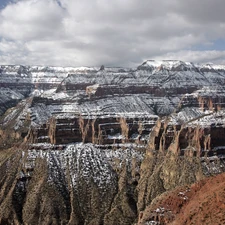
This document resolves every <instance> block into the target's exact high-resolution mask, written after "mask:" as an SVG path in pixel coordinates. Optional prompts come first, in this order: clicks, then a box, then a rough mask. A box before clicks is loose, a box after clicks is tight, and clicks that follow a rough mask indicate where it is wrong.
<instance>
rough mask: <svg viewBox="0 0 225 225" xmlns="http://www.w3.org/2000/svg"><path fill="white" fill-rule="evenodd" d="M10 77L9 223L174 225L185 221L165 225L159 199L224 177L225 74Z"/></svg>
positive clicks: (6, 75) (4, 164)
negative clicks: (213, 177)
mask: <svg viewBox="0 0 225 225" xmlns="http://www.w3.org/2000/svg"><path fill="white" fill-rule="evenodd" d="M1 75H2V76H1V79H0V83H1V85H4V84H9V83H10V85H11V86H10V85H9V86H8V87H9V90H10V91H8V92H7V95H8V96H11V97H10V98H12V95H11V93H12V92H13V91H14V92H17V93H20V95H19V94H18V96H17V98H16V99H17V102H18V101H19V103H18V104H17V105H15V104H16V102H14V103H13V104H14V107H13V108H12V104H8V100H7V98H6V100H5V102H6V103H7V104H5V105H4V107H2V105H0V108H1V110H2V112H4V111H5V110H6V109H8V110H7V111H6V112H5V113H4V114H3V115H2V117H1V119H0V123H1V130H0V149H1V151H0V172H1V174H2V176H1V177H0V187H1V188H0V190H1V191H0V224H71V225H72V224H86V225H91V224H93V225H96V224H112V225H113V224H135V223H140V224H144V223H145V222H149V221H151V220H152V221H153V220H154V221H155V223H158V224H166V223H167V222H168V221H169V222H171V221H173V220H174V221H175V219H177V218H176V216H178V214H176V213H172V214H171V213H169V212H168V211H169V209H168V210H167V212H168V213H167V214H168V216H167V217H165V218H166V219H165V220H163V219H162V218H161V217H160V218H161V219H160V218H159V215H158V214H160V213H161V211H162V210H164V211H165V209H161V208H162V207H163V206H160V207H161V208H160V209H158V211H159V212H155V211H154V210H155V209H152V207H153V206H152V205H153V203H154V202H155V201H156V200H155V199H157V198H158V196H160V195H161V194H163V193H164V192H166V193H167V192H168V191H171V190H173V189H174V188H176V187H178V186H183V185H190V184H192V183H194V182H196V181H200V180H201V179H203V178H204V177H206V176H211V175H216V174H219V173H223V172H224V170H225V164H224V150H225V149H224V146H225V138H224V135H225V128H224V124H225V116H224V115H225V109H224V100H225V89H224V87H223V86H224V81H225V79H224V78H225V68H224V67H223V66H220V67H218V66H213V65H201V66H200V65H194V64H192V63H184V62H180V61H164V62H157V63H156V62H153V61H147V62H145V63H143V64H142V65H141V66H139V67H138V68H137V69H118V68H103V67H102V69H101V70H98V69H96V68H60V67H58V68H54V67H48V68H44V67H43V68H41V67H21V66H20V67H16V66H15V67H13V66H9V67H4V66H3V67H2V70H1ZM15 79H16V80H17V83H18V86H17V84H16V82H15ZM22 84H23V85H24V84H28V86H27V87H28V88H27V89H26V91H27V92H26V93H25V88H24V87H25V86H23V85H22ZM2 90H3V89H2ZM4 93H6V89H4ZM28 95H29V97H26V96H28ZM10 98H9V99H10ZM20 99H22V100H20ZM165 201H167V200H165ZM182 201H183V200H182ZM171 204H172V203H171ZM179 204H183V203H180V202H179ZM154 207H155V205H154ZM152 210H153V211H152ZM176 210H178V209H176ZM176 212H177V211H176ZM149 213H150V214H149ZM152 213H153V214H152ZM150 219H151V220H150ZM179 221H180V220H179ZM153 224H154V223H153Z"/></svg>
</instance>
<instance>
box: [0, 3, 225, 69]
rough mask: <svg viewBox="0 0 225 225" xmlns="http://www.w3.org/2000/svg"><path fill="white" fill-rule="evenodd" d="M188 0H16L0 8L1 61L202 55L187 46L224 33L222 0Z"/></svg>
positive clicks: (131, 60) (134, 60) (93, 61)
mask: <svg viewBox="0 0 225 225" xmlns="http://www.w3.org/2000/svg"><path fill="white" fill-rule="evenodd" d="M193 1H194V0H191V1H184V0H170V1H168V0H161V1H158V0H153V1H149V0H142V1H141V2H140V0H123V1H121V0H114V1H108V0H82V1H71V0H61V1H60V0H20V1H16V2H14V3H11V4H9V5H8V6H7V7H6V8H4V9H3V10H2V11H0V37H2V41H0V59H1V63H7V64H8V63H10V64H14V63H20V64H46V65H64V66H67V65H72V66H81V65H90V66H91V65H101V64H106V65H118V66H120V65H122V66H125V65H127V66H129V65H134V64H135V65H137V64H139V63H141V62H142V60H144V59H147V58H162V57H165V58H170V57H175V56H176V58H177V57H179V59H185V60H187V61H195V60H196V61H199V60H200V59H202V60H203V61H205V60H206V57H205V58H204V57H202V56H204V55H205V53H204V52H201V51H199V52H196V51H191V49H193V47H195V46H198V45H201V46H207V45H208V44H210V43H212V42H213V40H216V39H219V38H225V36H224V27H225V19H224V17H222V16H220V15H217V12H216V10H220V11H221V8H222V6H224V7H225V1H224V0H216V1H213V2H214V3H213V5H212V1H211V0H199V1H198V3H196V4H191V3H193ZM203 3H204V4H203ZM224 7H223V8H224ZM210 10H211V11H210ZM204 11H205V12H207V13H208V15H205V13H204ZM209 12H210V13H209ZM205 21H207V23H205ZM0 40H1V39H0ZM182 54H186V55H185V56H184V55H182ZM223 56H224V55H223V51H221V52H220V51H217V52H216V53H213V52H212V54H208V55H207V57H208V59H207V60H208V61H213V62H222V61H223V58H222V57H223Z"/></svg>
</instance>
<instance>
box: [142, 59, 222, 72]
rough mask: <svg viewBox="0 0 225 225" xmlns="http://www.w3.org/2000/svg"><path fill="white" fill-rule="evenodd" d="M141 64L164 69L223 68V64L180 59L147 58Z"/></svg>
mask: <svg viewBox="0 0 225 225" xmlns="http://www.w3.org/2000/svg"><path fill="white" fill-rule="evenodd" d="M142 66H148V67H151V68H164V69H169V70H171V69H173V68H177V67H180V68H181V69H182V66H183V67H185V68H189V69H199V70H201V69H214V70H225V65H216V64H213V63H206V64H199V63H192V62H183V61H180V60H147V61H145V62H144V63H143V64H142V65H141V67H142Z"/></svg>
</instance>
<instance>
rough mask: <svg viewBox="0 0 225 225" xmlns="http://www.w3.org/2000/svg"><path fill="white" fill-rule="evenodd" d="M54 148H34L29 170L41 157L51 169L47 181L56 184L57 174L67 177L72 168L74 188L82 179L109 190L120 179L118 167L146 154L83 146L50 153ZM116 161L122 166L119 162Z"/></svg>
mask: <svg viewBox="0 0 225 225" xmlns="http://www.w3.org/2000/svg"><path fill="white" fill-rule="evenodd" d="M41 146H42V148H43V149H45V150H35V147H36V148H38V147H41ZM52 147H53V145H51V144H48V143H38V144H33V145H31V146H30V150H28V158H27V161H26V167H30V166H34V163H35V159H36V158H38V157H41V158H45V159H46V160H47V163H48V166H49V178H48V181H49V182H54V180H55V179H57V177H58V173H63V174H64V176H65V177H66V171H67V169H69V172H70V177H71V179H72V186H73V187H75V188H76V186H77V184H78V182H79V179H81V177H82V179H84V180H85V181H86V182H87V183H89V182H90V181H91V180H93V182H94V183H95V184H96V185H98V187H99V188H101V189H102V190H105V191H107V187H108V185H114V181H115V179H117V178H116V173H115V168H116V167H120V166H121V165H122V162H124V161H125V162H126V163H127V164H128V165H129V164H130V163H131V161H132V159H133V158H135V159H137V160H138V161H142V160H143V153H141V152H138V151H137V150H134V149H133V148H126V149H117V150H112V149H100V148H98V147H97V146H95V145H93V144H83V143H74V144H69V145H66V146H65V149H64V150H51V149H52ZM31 148H32V149H31ZM115 159H118V160H119V161H120V163H116V160H115ZM128 168H129V167H128ZM137 169H138V168H137ZM138 170H139V169H138Z"/></svg>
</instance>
